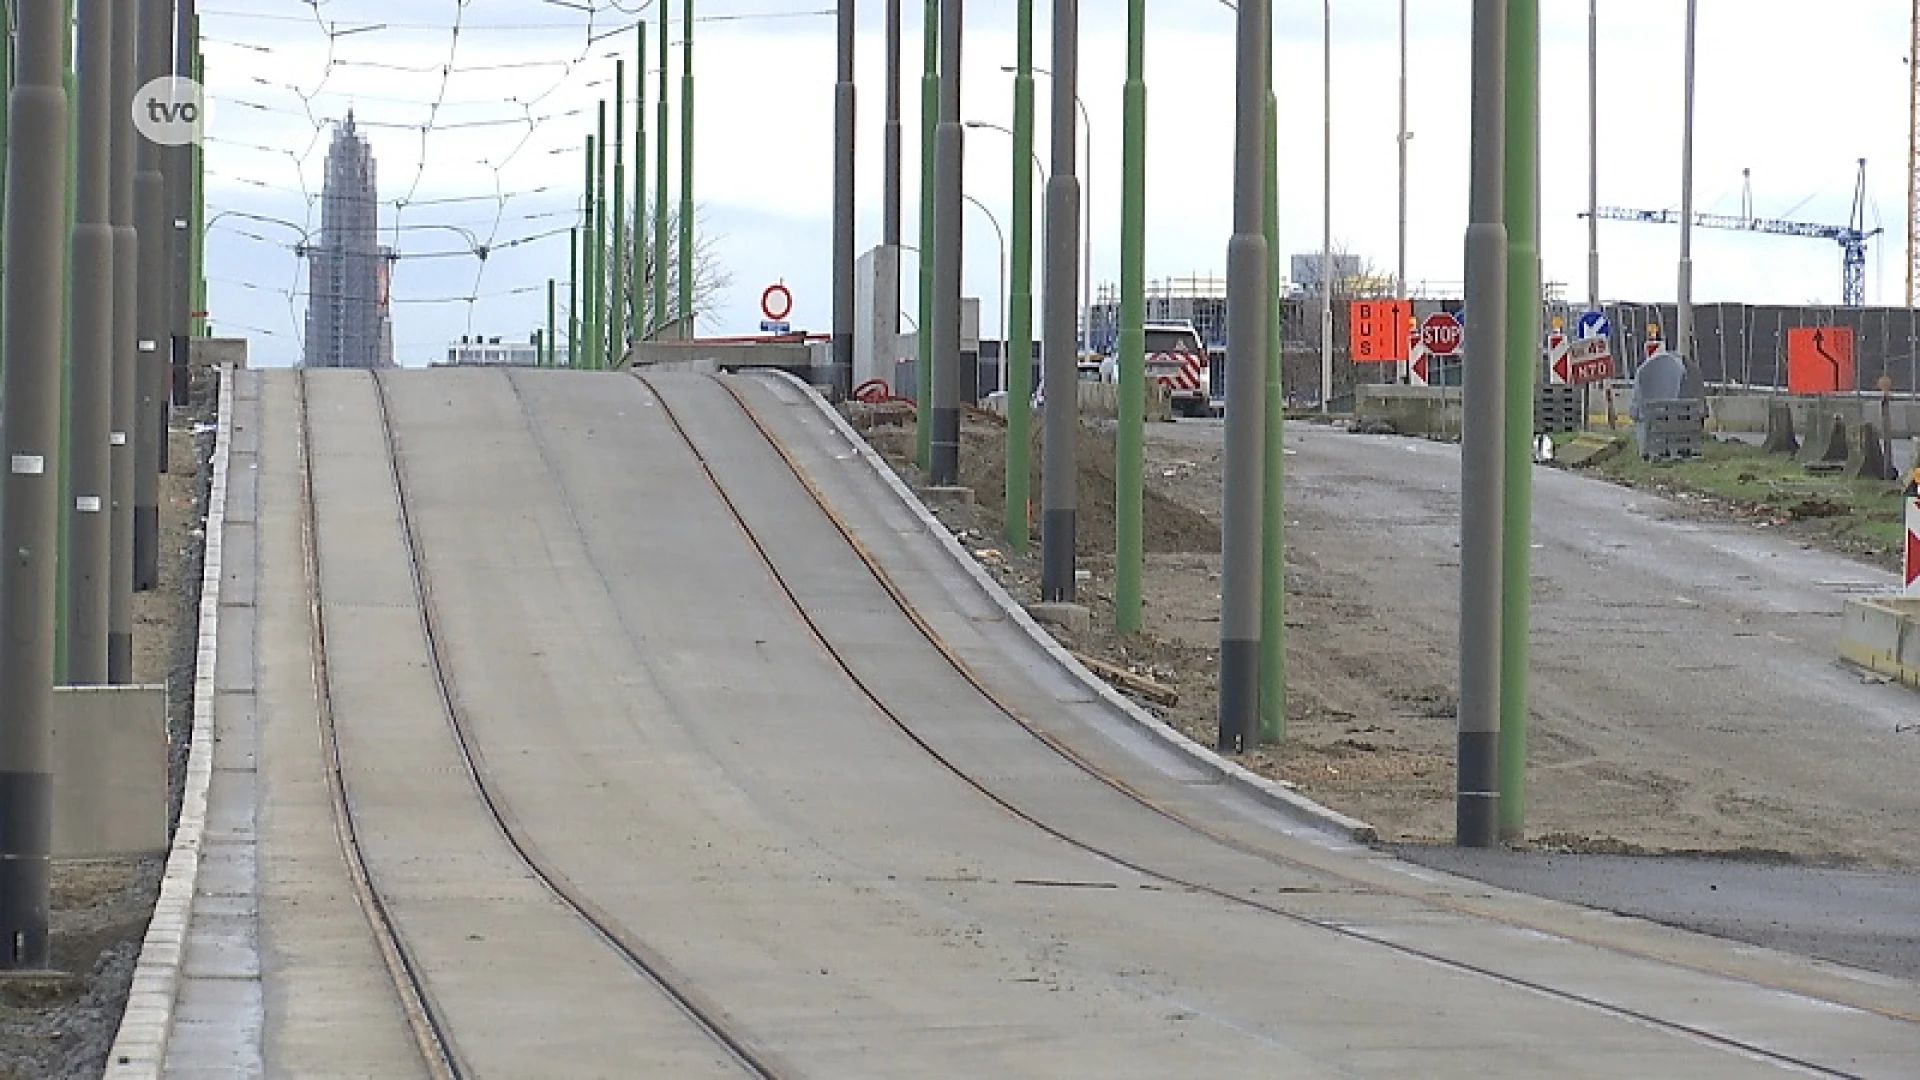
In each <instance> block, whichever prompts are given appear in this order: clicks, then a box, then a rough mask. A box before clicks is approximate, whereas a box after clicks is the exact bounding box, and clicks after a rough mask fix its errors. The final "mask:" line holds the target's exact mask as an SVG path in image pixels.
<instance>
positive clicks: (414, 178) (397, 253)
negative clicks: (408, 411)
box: [200, 0, 831, 363]
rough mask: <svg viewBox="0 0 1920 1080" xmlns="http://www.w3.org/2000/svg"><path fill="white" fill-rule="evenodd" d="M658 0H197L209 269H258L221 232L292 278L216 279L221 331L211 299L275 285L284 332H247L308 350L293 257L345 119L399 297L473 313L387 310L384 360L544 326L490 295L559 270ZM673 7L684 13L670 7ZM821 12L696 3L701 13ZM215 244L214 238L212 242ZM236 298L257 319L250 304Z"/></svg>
mask: <svg viewBox="0 0 1920 1080" xmlns="http://www.w3.org/2000/svg"><path fill="white" fill-rule="evenodd" d="M659 2H661V0H630V2H624V3H623V2H618V0H513V2H512V3H499V2H494V3H489V4H485V5H476V4H474V3H473V2H472V0H435V2H433V3H431V4H429V3H418V4H408V5H406V6H405V9H404V11H397V10H396V8H397V5H394V4H392V3H391V2H390V0H280V2H278V3H273V4H268V3H261V4H258V5H251V4H249V5H244V6H243V5H240V4H237V3H232V2H229V3H228V4H226V5H224V6H220V5H210V6H203V7H202V8H201V9H200V18H201V22H200V25H201V40H202V46H203V51H204V53H205V55H206V57H207V71H208V82H209V85H208V87H207V100H208V102H209V116H210V124H209V129H208V136H207V139H206V144H207V146H206V169H205V175H206V177H207V218H206V221H207V228H208V236H209V245H210V253H209V266H210V268H212V269H213V270H216V271H217V270H220V269H221V260H222V257H223V255H225V256H228V257H232V258H235V259H237V260H241V261H243V262H246V263H247V264H248V265H254V266H257V265H260V263H259V256H258V255H249V254H248V253H247V251H246V250H245V249H244V248H240V247H233V246H228V245H229V244H230V242H232V241H242V242H245V243H246V244H247V245H248V246H254V245H270V246H276V247H279V248H281V249H283V250H285V251H286V252H287V254H288V256H289V258H288V264H289V265H290V275H289V279H287V280H288V284H287V285H286V286H285V287H284V288H277V289H276V288H274V287H273V286H270V285H268V284H266V283H265V282H264V281H262V280H257V279H256V278H257V276H256V275H252V274H246V275H242V276H239V277H236V276H234V275H232V274H224V275H222V274H217V273H216V274H213V275H210V278H209V289H210V290H211V291H212V292H213V293H214V296H213V301H212V303H211V305H210V306H211V308H212V309H213V311H212V321H213V323H214V324H215V326H216V327H218V326H222V325H224V326H226V327H228V328H231V329H236V330H237V329H242V328H243V327H242V325H241V324H240V323H239V322H238V321H236V320H234V319H231V318H226V319H223V318H222V314H221V310H220V309H221V308H222V307H223V305H222V303H221V302H220V301H221V299H222V298H221V295H220V294H221V293H222V292H225V291H227V290H234V292H231V293H228V295H230V296H235V298H236V299H238V298H239V297H238V296H237V295H236V294H238V293H246V294H249V295H251V294H253V293H259V292H278V293H279V294H281V296H282V297H283V298H284V299H285V302H286V312H287V325H285V326H284V327H280V328H273V327H267V328H248V329H255V330H257V332H260V333H263V334H268V335H269V336H271V337H272V338H273V339H274V340H275V341H289V342H291V343H292V344H293V346H294V349H293V352H294V355H295V356H299V355H301V353H302V351H303V346H304V325H303V324H304V306H305V303H306V302H307V301H308V300H309V299H310V298H311V289H312V286H311V283H310V282H308V281H307V276H308V275H307V267H306V260H305V259H304V258H302V257H300V256H301V255H303V254H304V253H305V251H306V250H307V249H309V248H311V247H312V246H313V244H314V243H315V238H316V237H318V236H319V234H320V231H321V216H322V215H321V194H322V193H321V187H322V184H323V176H324V165H325V160H326V155H327V150H328V147H329V145H330V143H331V141H332V139H333V134H334V130H335V127H336V125H338V124H340V123H341V122H342V121H344V120H345V119H346V118H347V116H348V115H349V113H351V114H352V116H353V118H354V124H355V127H356V128H357V129H359V131H360V133H361V134H362V136H363V137H365V138H367V139H368V140H369V142H370V143H371V144H372V149H373V155H374V159H375V161H376V163H377V168H378V176H379V178H380V189H379V192H378V207H377V212H378V221H379V237H380V244H381V246H382V248H384V249H385V250H386V252H387V254H388V258H389V264H388V265H389V267H390V268H391V270H392V274H391V277H390V281H389V285H388V287H389V289H390V290H391V292H390V297H391V305H392V306H393V307H394V308H401V309H406V308H413V309H418V308H422V307H437V306H442V305H458V306H461V307H463V308H464V311H463V312H462V313H461V314H460V316H458V318H457V325H458V329H455V328H454V323H451V322H449V321H448V320H437V321H426V320H410V319H396V320H395V322H396V326H395V334H396V337H400V338H401V340H397V341H396V342H395V343H394V345H395V355H396V356H397V357H398V358H400V359H401V360H402V362H406V361H407V360H408V359H409V358H411V359H412V360H413V362H415V363H418V362H420V360H421V358H422V357H423V356H425V357H428V358H431V357H432V356H433V355H434V354H435V352H437V351H438V350H440V349H443V348H444V347H446V346H447V345H448V344H449V343H450V341H451V339H452V337H453V336H454V335H455V334H459V335H467V336H482V337H484V336H488V335H492V336H500V337H503V338H510V339H513V340H524V339H525V337H526V335H527V334H528V333H529V332H530V331H533V330H535V329H538V328H539V327H541V326H543V325H544V320H545V314H546V313H545V305H544V303H534V302H523V303H519V304H512V303H507V304H500V303H493V304H490V302H501V301H513V300H516V299H520V298H526V297H529V296H538V295H539V294H543V293H544V291H545V287H546V281H547V279H548V278H557V279H561V280H564V278H565V276H566V274H567V272H568V255H567V247H568V236H569V232H570V230H571V229H572V228H573V226H575V225H576V224H578V223H579V222H580V218H581V213H582V208H583V207H582V196H583V193H582V191H581V190H580V187H581V181H580V179H579V178H580V177H581V176H582V174H583V173H584V171H585V163H584V161H583V160H582V159H581V158H580V157H579V155H580V154H581V153H582V152H583V151H584V147H585V138H586V136H587V135H588V134H589V133H590V132H591V130H592V126H593V121H594V113H595V110H596V108H597V105H598V103H599V102H600V101H602V100H607V99H609V98H610V96H611V93H612V82H613V79H612V75H613V70H614V57H615V56H616V55H627V56H629V57H630V58H631V59H636V60H637V61H638V69H639V71H640V72H641V73H642V78H641V79H636V80H633V82H632V83H630V84H629V88H628V91H627V94H628V101H627V104H628V107H629V109H630V110H631V109H634V108H636V107H637V100H636V99H637V97H638V96H639V93H640V92H641V91H642V87H641V86H640V85H638V84H640V83H641V82H643V81H644V79H645V78H649V77H651V76H652V75H653V74H656V73H657V71H658V69H657V68H650V67H649V66H648V63H647V60H648V58H646V57H632V52H633V50H632V47H631V43H632V42H633V40H634V34H635V30H634V28H635V26H636V24H637V23H639V22H641V21H642V20H646V21H648V22H649V23H652V22H653V21H655V20H657V18H658V9H657V8H656V6H655V5H656V4H657V3H659ZM711 6H712V5H711V4H710V3H707V2H704V0H703V3H702V5H701V7H702V8H703V9H705V8H708V7H711ZM429 11H431V12H432V13H433V14H429ZM669 14H670V15H671V16H672V17H673V18H672V21H673V22H674V23H675V24H676V25H677V24H678V22H679V18H678V15H679V12H678V10H670V12H669ZM828 14H831V11H830V10H827V11H821V10H805V11H802V10H787V11H781V10H757V11H734V12H719V13H708V12H706V11H704V10H703V11H702V12H701V13H700V14H698V15H697V16H696V20H695V21H696V22H697V23H704V22H709V21H714V22H721V21H738V20H742V19H756V20H757V19H782V18H796V17H818V16H823V15H828ZM697 63H698V61H697V59H696V64H697ZM556 159H560V160H556ZM636 186H638V185H636ZM632 209H633V208H632V207H629V211H631V210H632ZM216 239H219V240H220V242H221V244H222V250H221V251H214V250H213V249H212V245H213V244H214V241H215V240H216ZM274 276H275V277H277V276H278V275H277V273H276V274H275V275H274ZM242 285H244V286H245V288H241V287H240V286H242ZM243 309H245V310H248V312H249V314H250V315H253V317H254V318H255V320H256V321H257V320H258V318H259V316H258V315H257V314H254V313H255V312H257V311H258V308H255V307H251V306H245V307H244V308H243ZM416 322H417V323H418V324H419V328H415V327H414V326H411V325H408V324H411V323H416ZM562 323H563V325H564V319H563V320H562ZM430 327H438V328H441V332H440V333H439V334H438V335H437V336H435V335H434V334H433V333H432V331H431V330H430V329H427V328H430ZM403 335H404V336H403Z"/></svg>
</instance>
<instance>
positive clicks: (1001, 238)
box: [961, 192, 1007, 392]
mask: <svg viewBox="0 0 1920 1080" xmlns="http://www.w3.org/2000/svg"><path fill="white" fill-rule="evenodd" d="M961 197H962V198H964V199H966V200H967V201H968V202H970V203H972V204H973V205H975V206H977V207H979V208H980V212H981V213H983V214H985V215H987V223H988V224H990V225H992V226H993V238H994V240H995V241H996V242H997V243H998V244H999V245H1000V291H999V292H998V293H995V294H994V295H995V296H996V297H998V300H997V301H996V303H995V306H996V307H998V308H999V309H1000V318H999V320H998V321H999V324H1000V329H999V330H998V331H997V333H998V335H999V336H998V337H997V338H995V340H996V341H998V342H999V343H1000V389H1001V390H1002V391H1003V392H1004V391H1005V390H1006V388H1007V234H1006V233H1004V232H1002V231H1000V219H999V218H996V217H994V216H993V211H991V210H989V209H987V204H986V203H983V202H981V201H980V200H979V199H976V198H974V197H973V196H972V195H969V194H966V193H964V192H963V193H962V195H961Z"/></svg>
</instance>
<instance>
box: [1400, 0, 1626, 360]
mask: <svg viewBox="0 0 1920 1080" xmlns="http://www.w3.org/2000/svg"><path fill="white" fill-rule="evenodd" d="M1594 2H1595V3H1598V2H1599V0H1594ZM1412 138H1413V133H1412V132H1410V131H1408V130H1407V0H1400V138H1399V144H1400V251H1399V263H1398V265H1397V266H1396V268H1395V270H1394V275H1393V276H1394V282H1395V285H1396V288H1395V290H1394V291H1395V292H1396V293H1397V294H1398V295H1399V297H1400V299H1402V300H1405V299H1407V141H1408V140H1409V139H1412ZM1408 310H1409V311H1411V310H1412V309H1411V308H1409V309H1408ZM1409 329H1410V328H1409ZM1412 374H1413V350H1411V349H1409V350H1407V371H1406V373H1405V377H1407V378H1409V379H1410V378H1411V377H1412Z"/></svg>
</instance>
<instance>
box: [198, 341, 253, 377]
mask: <svg viewBox="0 0 1920 1080" xmlns="http://www.w3.org/2000/svg"><path fill="white" fill-rule="evenodd" d="M187 364H188V366H190V367H194V368H213V369H216V370H217V369H219V368H223V367H232V368H245V367H246V366H247V339H246V338H218V337H197V338H189V339H187Z"/></svg>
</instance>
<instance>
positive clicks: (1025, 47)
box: [969, 0, 1046, 551]
mask: <svg viewBox="0 0 1920 1080" xmlns="http://www.w3.org/2000/svg"><path fill="white" fill-rule="evenodd" d="M1019 20H1020V25H1019V27H1018V34H1019V53H1020V67H1021V69H1022V70H1023V71H1027V70H1031V69H1032V67H1033V0H1020V8H1019ZM1013 97H1014V106H1013V127H1011V128H1005V127H1001V126H1000V125H999V124H985V123H969V126H971V127H988V128H992V129H993V130H995V131H1003V132H1005V133H1006V134H1007V135H1008V136H1009V137H1010V138H1012V140H1013V154H1012V159H1011V160H1010V161H1009V162H1008V164H1009V165H1011V166H1012V172H1013V276H1012V282H1011V290H1010V291H1008V292H1007V293H1006V295H1005V297H1004V298H1003V303H1005V305H1006V307H1007V308H1011V309H1012V311H1011V315H1010V317H1009V318H1008V320H1007V322H1008V324H1009V325H1008V328H1009V329H1010V330H1011V331H1012V332H1011V335H1010V336H1009V335H1008V334H1006V333H1002V335H1001V343H1000V350H1001V356H1002V364H1001V387H1000V388H1001V389H1002V390H1005V391H1006V392H1007V452H1006V470H1005V475H1006V480H1005V485H1004V487H1005V491H1004V493H1003V499H1002V507H1003V514H1004V524H1003V526H1002V530H1003V533H1004V535H1005V537H1006V541H1007V543H1008V544H1009V545H1011V546H1012V547H1013V549H1014V550H1015V551H1025V550H1027V545H1028V543H1029V542H1031V540H1032V535H1031V534H1032V528H1033V522H1032V520H1031V519H1032V509H1031V507H1032V503H1033V500H1032V497H1031V496H1032V492H1031V486H1032V485H1031V482H1030V475H1031V472H1030V465H1031V460H1032V447H1033V439H1032V431H1033V408H1032V399H1033V174H1034V172H1035V171H1036V170H1038V171H1039V173H1040V176H1041V181H1040V182H1041V183H1042V184H1045V183H1046V170H1045V169H1042V168H1040V155H1039V154H1036V153H1034V150H1033V76H1032V75H1025V74H1023V75H1016V76H1015V77H1014V81H1013ZM1023 156H1024V157H1030V158H1032V159H1033V167H1032V168H1029V167H1028V165H1027V162H1024V161H1021V160H1020V158H1022V157H1023ZM1016 357H1017V358H1018V362H1017V363H1012V366H1011V367H1009V366H1008V364H1009V363H1011V362H1012V358H1016Z"/></svg>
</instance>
